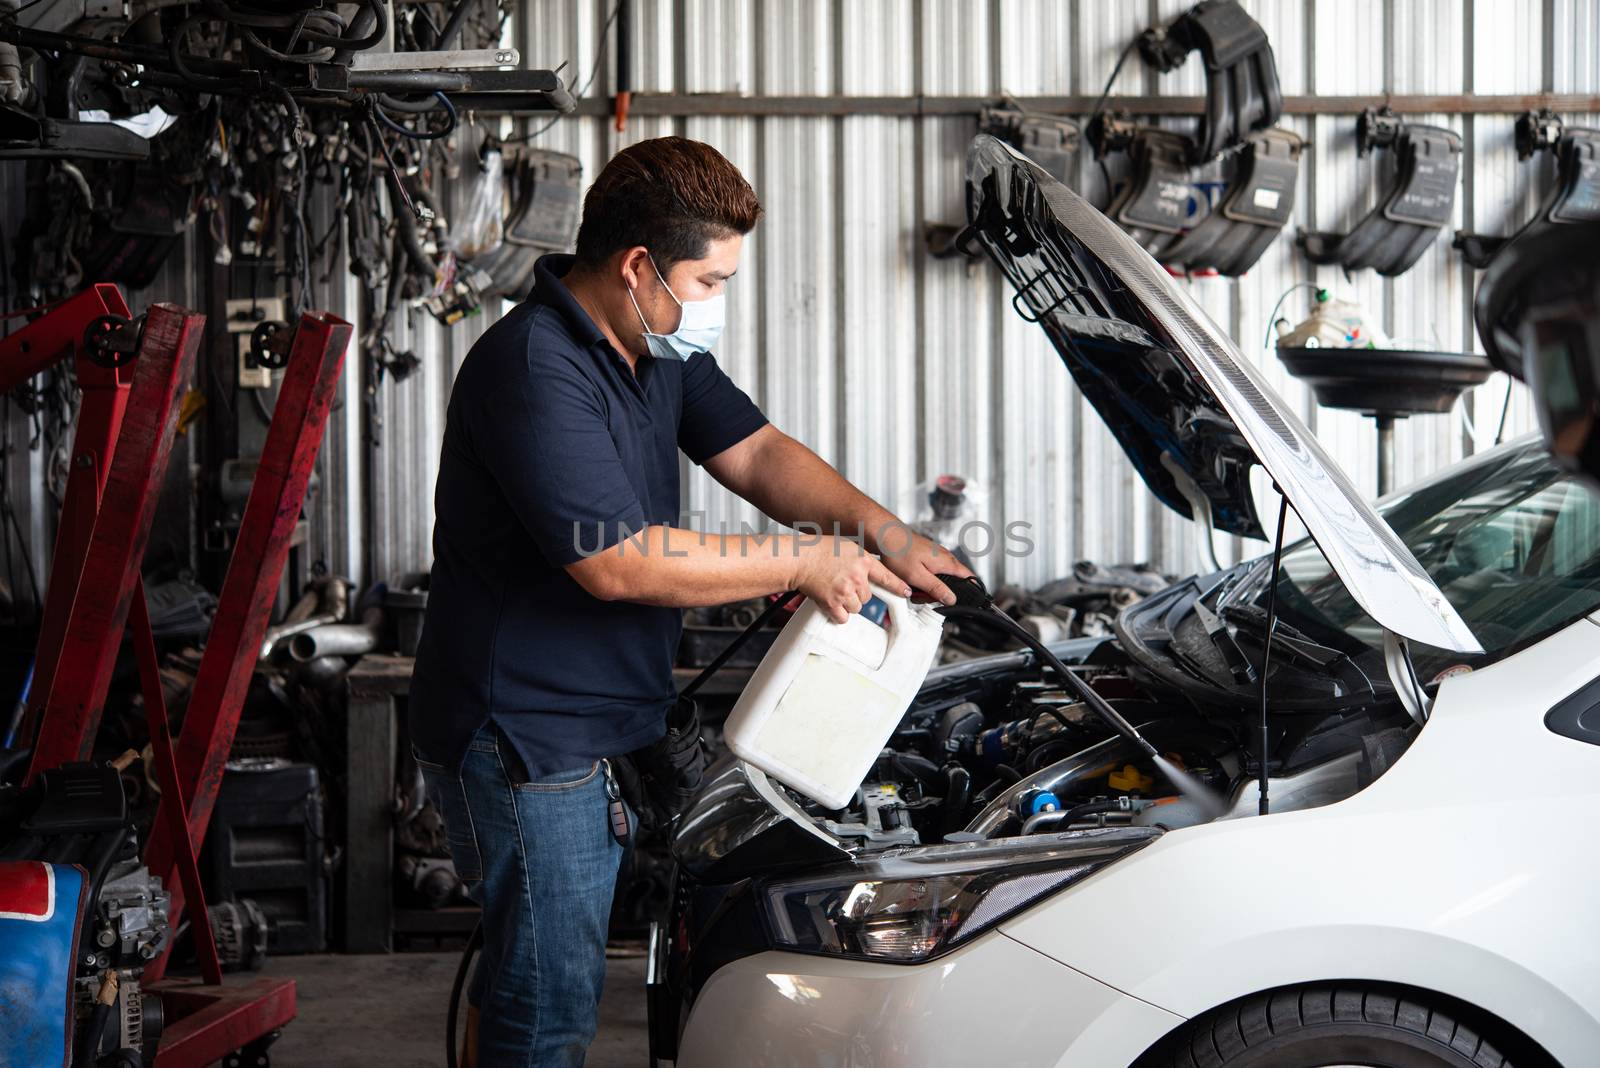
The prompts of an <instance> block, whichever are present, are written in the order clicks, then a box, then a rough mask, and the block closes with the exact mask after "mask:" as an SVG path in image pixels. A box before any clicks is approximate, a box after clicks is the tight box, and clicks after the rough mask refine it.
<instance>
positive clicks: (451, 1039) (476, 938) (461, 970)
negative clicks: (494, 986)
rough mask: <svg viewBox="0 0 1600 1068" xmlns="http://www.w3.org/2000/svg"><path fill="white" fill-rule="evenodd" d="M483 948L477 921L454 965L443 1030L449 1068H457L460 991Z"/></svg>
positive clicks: (479, 926)
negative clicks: (454, 971) (454, 969)
mask: <svg viewBox="0 0 1600 1068" xmlns="http://www.w3.org/2000/svg"><path fill="white" fill-rule="evenodd" d="M482 946H483V921H482V920H479V921H478V926H476V927H474V928H473V929H472V937H471V938H468V939H467V944H466V947H465V948H463V949H462V950H461V963H460V964H458V965H456V978H455V981H454V982H452V983H451V984H450V1012H449V1015H448V1017H447V1019H446V1021H445V1029H444V1041H445V1048H444V1063H445V1064H446V1065H448V1066H449V1068H459V1064H458V1062H457V1060H456V1021H457V1020H458V1019H459V1017H460V1015H461V991H462V990H464V989H465V988H466V985H467V970H468V969H469V968H471V967H472V958H473V956H474V955H476V954H477V952H478V950H479V949H480V948H482Z"/></svg>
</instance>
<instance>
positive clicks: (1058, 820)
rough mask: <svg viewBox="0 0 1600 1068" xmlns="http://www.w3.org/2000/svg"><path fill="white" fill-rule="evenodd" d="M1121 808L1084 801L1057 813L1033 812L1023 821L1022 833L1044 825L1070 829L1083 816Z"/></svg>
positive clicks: (1032, 831)
mask: <svg viewBox="0 0 1600 1068" xmlns="http://www.w3.org/2000/svg"><path fill="white" fill-rule="evenodd" d="M1121 807H1122V806H1121V805H1119V804H1117V803H1116V802H1115V801H1085V802H1084V803H1083V804H1081V805H1073V806H1072V807H1071V808H1066V809H1062V810H1060V811H1059V812H1035V813H1034V814H1033V815H1031V816H1029V817H1028V818H1027V819H1026V820H1025V821H1023V824H1022V833H1023V834H1025V835H1028V834H1033V833H1034V832H1035V831H1038V830H1041V829H1043V828H1044V826H1045V825H1046V824H1050V825H1051V826H1054V825H1056V824H1065V825H1067V826H1069V827H1070V826H1071V825H1072V821H1073V820H1075V819H1079V818H1081V817H1083V816H1092V815H1094V814H1095V813H1097V812H1117V811H1119V810H1120V809H1121Z"/></svg>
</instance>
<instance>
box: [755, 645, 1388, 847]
mask: <svg viewBox="0 0 1600 1068" xmlns="http://www.w3.org/2000/svg"><path fill="white" fill-rule="evenodd" d="M1057 652H1058V655H1059V656H1060V657H1061V659H1062V660H1063V661H1065V662H1066V663H1067V665H1068V666H1069V668H1070V669H1071V670H1072V671H1073V672H1074V674H1077V675H1079V677H1080V678H1082V679H1083V680H1084V681H1086V682H1087V683H1088V684H1089V685H1090V687H1092V688H1093V689H1094V691H1095V692H1096V693H1098V694H1099V695H1100V696H1102V697H1104V698H1105V699H1106V700H1107V701H1108V702H1109V703H1110V704H1111V705H1112V706H1113V707H1114V708H1115V709H1116V710H1117V711H1118V712H1120V713H1121V714H1122V715H1123V716H1124V717H1126V718H1127V719H1128V720H1129V721H1130V722H1132V723H1133V724H1134V725H1135V726H1137V727H1138V729H1139V732H1140V733H1141V734H1143V735H1145V736H1146V737H1147V738H1149V739H1150V740H1151V741H1152V742H1153V743H1154V744H1155V746H1156V748H1157V749H1158V750H1159V751H1160V752H1161V754H1162V755H1163V756H1165V757H1166V758H1167V759H1168V760H1170V761H1172V762H1173V763H1174V764H1175V765H1177V767H1178V768H1180V769H1182V770H1184V771H1187V772H1188V773H1189V774H1190V775H1191V776H1193V777H1194V778H1195V779H1197V780H1198V781H1199V782H1200V783H1201V784H1203V785H1204V786H1205V787H1206V788H1207V789H1208V790H1209V791H1210V792H1211V793H1213V794H1216V795H1218V796H1219V797H1221V798H1223V799H1224V804H1225V810H1224V811H1223V812H1222V813H1221V815H1220V816H1214V814H1213V813H1211V812H1208V811H1205V810H1204V808H1203V806H1201V805H1198V804H1196V803H1195V802H1194V801H1193V800H1192V799H1190V798H1187V797H1184V796H1182V795H1180V794H1179V793H1178V792H1177V791H1176V790H1175V789H1174V788H1173V787H1172V785H1171V784H1170V782H1169V781H1168V780H1167V778H1166V777H1164V776H1163V775H1162V774H1161V772H1160V770H1159V769H1158V768H1156V767H1155V766H1154V763H1153V761H1152V760H1151V758H1150V757H1149V755H1148V753H1147V752H1146V751H1144V750H1143V749H1142V748H1141V747H1139V746H1138V745H1136V744H1134V743H1133V742H1132V741H1131V740H1129V739H1127V738H1125V737H1124V736H1122V735H1120V734H1118V733H1116V732H1115V731H1113V730H1111V729H1110V728H1109V727H1108V726H1107V725H1105V724H1104V723H1103V722H1102V721H1101V719H1100V718H1099V717H1097V716H1095V715H1094V714H1093V712H1092V710H1091V709H1090V708H1089V707H1088V706H1087V705H1086V704H1084V703H1083V702H1081V701H1078V700H1076V699H1075V697H1074V695H1073V694H1072V693H1071V692H1070V691H1068V690H1067V689H1065V688H1064V687H1063V686H1062V685H1061V684H1060V683H1059V682H1058V681H1057V680H1056V679H1055V678H1054V677H1053V671H1051V670H1049V669H1046V668H1043V667H1042V666H1041V665H1040V664H1039V662H1038V660H1037V658H1036V657H1034V656H1033V655H1032V654H1031V653H1028V652H1021V653H1015V654H1007V655H1003V656H996V657H989V658H983V659H979V660H972V661H965V662H962V663H958V664H951V665H946V666H943V667H938V668H935V669H934V670H933V671H932V672H931V673H930V674H929V676H928V679H927V681H926V683H925V684H924V686H923V688H922V690H921V692H920V693H919V695H918V697H917V699H916V701H915V702H914V703H913V705H912V707H911V708H910V709H909V710H908V712H907V713H906V715H905V717H904V719H903V720H902V722H901V724H900V726H899V727H898V728H897V729H896V731H895V733H894V734H893V736H892V737H891V738H890V740H889V742H888V744H887V745H886V746H885V748H884V750H883V752H882V753H881V754H880V756H879V758H878V760H877V762H876V763H875V764H874V766H873V769H872V772H871V774H870V775H869V776H868V777H867V779H866V781H865V782H863V784H862V786H861V788H860V790H858V791H857V793H856V796H855V798H854V800H853V801H852V802H851V804H850V805H848V806H847V807H846V808H845V809H843V810H827V809H824V808H822V807H821V806H820V805H818V804H817V803H816V802H813V801H810V800H808V799H806V798H803V797H801V796H800V795H798V794H793V793H789V792H788V791H787V790H785V791H784V792H785V793H786V794H788V795H789V797H790V798H791V800H792V801H793V802H794V804H795V806H796V807H797V808H798V809H799V810H800V811H802V812H804V813H805V814H806V815H807V816H808V817H810V818H811V819H812V821H813V822H814V823H815V824H816V825H817V826H818V827H819V828H821V829H822V830H823V831H825V832H826V833H827V834H828V835H830V836H832V837H833V838H835V839H837V840H839V841H840V842H842V843H843V844H844V845H845V847H846V848H848V849H850V850H851V851H852V852H856V853H863V852H867V853H870V852H873V851H877V850H882V849H889V848H897V847H902V848H903V847H908V846H916V845H932V844H938V843H941V842H977V841H983V840H987V839H993V838H1004V837H1014V836H1022V835H1032V834H1039V833H1045V832H1051V833H1054V832H1061V831H1077V830H1085V829H1089V828H1100V827H1108V826H1129V825H1132V826H1144V827H1154V828H1160V829H1163V830H1177V829H1180V828H1182V827H1188V826H1193V825H1196V824H1199V823H1204V822H1209V821H1210V820H1211V819H1213V818H1218V819H1232V818H1238V817H1242V816H1247V815H1254V814H1256V813H1257V811H1258V798H1259V786H1258V777H1259V773H1260V764H1259V759H1258V755H1257V754H1258V750H1259V727H1258V724H1257V720H1256V719H1255V715H1254V713H1255V710H1254V708H1252V707H1250V706H1247V705H1244V704H1240V705H1238V706H1236V707H1234V708H1228V707H1217V706H1206V705H1201V704H1199V703H1197V702H1196V701H1194V700H1193V699H1192V697H1191V696H1189V695H1187V694H1184V693H1182V692H1180V691H1177V690H1174V689H1167V688H1164V687H1161V686H1159V685H1155V684H1152V683H1151V682H1150V681H1149V680H1148V678H1147V677H1146V676H1145V675H1144V674H1142V673H1141V672H1140V671H1139V670H1138V665H1137V664H1136V663H1135V662H1133V661H1132V660H1131V659H1130V658H1129V657H1128V655H1127V654H1126V653H1125V652H1124V651H1123V649H1122V647H1121V646H1120V644H1119V643H1118V642H1117V640H1115V639H1112V638H1102V639H1085V640H1080V641H1074V642H1068V643H1063V644H1062V645H1060V646H1058V647H1057ZM1417 730H1418V728H1417V727H1416V725H1415V724H1414V723H1413V722H1412V720H1411V719H1410V718H1409V717H1408V716H1407V715H1406V713H1405V711H1404V710H1403V709H1402V708H1401V706H1400V704H1399V703H1398V701H1395V700H1393V699H1392V698H1391V699H1388V700H1382V699H1378V700H1374V701H1372V702H1371V703H1370V704H1367V705H1364V706H1360V707H1354V708H1352V707H1350V706H1349V705H1344V706H1342V707H1339V708H1337V709H1335V710H1329V711H1316V710H1300V711H1295V712H1292V713H1278V712H1275V713H1274V715H1273V716H1272V718H1271V721H1270V726H1269V739H1270V747H1269V753H1270V756H1269V758H1268V768H1267V771H1268V782H1269V789H1268V795H1269V798H1270V801H1271V811H1273V812H1286V811H1293V810H1295V809H1302V808H1313V807H1317V806H1320V805H1326V804H1331V803H1333V802H1335V801H1339V800H1342V799H1344V798H1346V797H1349V796H1352V795H1353V794H1355V793H1357V792H1358V791H1360V790H1361V789H1363V788H1365V787H1366V786H1367V785H1368V784H1369V783H1371V782H1372V781H1374V780H1375V779H1376V778H1377V777H1378V776H1379V775H1381V774H1383V772H1384V771H1385V770H1387V769H1388V767H1389V766H1391V765H1392V764H1393V762H1394V761H1395V759H1397V758H1398V757H1399V755H1400V754H1401V753H1403V752H1404V751H1405V749H1406V748H1407V747H1408V746H1409V745H1410V743H1411V741H1412V739H1413V738H1414V737H1415V735H1416V731H1417ZM778 789H780V790H782V789H784V788H783V787H781V786H780V787H778Z"/></svg>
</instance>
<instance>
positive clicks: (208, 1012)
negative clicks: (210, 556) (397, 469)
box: [145, 312, 351, 1068]
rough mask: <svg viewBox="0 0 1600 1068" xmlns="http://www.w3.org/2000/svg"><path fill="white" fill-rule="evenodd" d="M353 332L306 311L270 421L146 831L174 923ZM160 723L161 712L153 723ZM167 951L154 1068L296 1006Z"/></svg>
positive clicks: (253, 1034)
mask: <svg viewBox="0 0 1600 1068" xmlns="http://www.w3.org/2000/svg"><path fill="white" fill-rule="evenodd" d="M350 333H351V328H350V324H349V323H346V322H344V321H343V320H341V319H338V318H335V317H334V316H332V315H327V314H325V313H315V312H314V313H308V314H306V315H305V316H303V317H302V318H301V320H300V326H299V329H298V330H297V331H296V333H295V337H294V344H293V346H292V347H291V349H290V352H289V364H288V368H287V370H286V371H285V372H284V378H283V386H282V388H281V389H280V390H279V392H278V402H277V406H276V408H275V410H274V412H273V417H272V426H271V428H270V429H269V430H268V431H267V440H266V444H265V446H264V447H263V448H262V453H261V462H260V465H259V466H258V468H257V469H256V476H255V481H254V482H253V483H252V485H251V487H250V499H249V500H248V501H247V502H246V504H245V509H244V518H243V520H242V521H241V523H240V527H239V536H238V539H237V541H236V542H235V543H234V549H233V557H232V559H231V560H230V561H229V563H228V575H227V578H226V579H224V580H223V584H222V595H221V597H220V598H219V599H218V602H217V612H216V617H215V622H214V623H212V625H211V635H210V637H209V638H208V639H207V641H206V648H205V653H204V654H203V655H202V656H201V660H200V670H199V673H198V675H197V676H196V677H195V684H194V691H193V693H192V694H191V695H190V697H189V707H188V711H187V712H186V713H185V716H184V724H183V733H182V734H181V735H180V736H179V738H178V743H177V752H176V778H177V781H178V782H179V783H181V784H182V787H181V789H180V790H178V791H175V792H172V793H168V794H166V795H164V796H163V797H162V799H161V805H160V811H159V812H158V813H157V815H156V822H155V824H154V826H152V827H151V828H150V839H149V841H148V842H146V843H145V863H146V864H147V865H149V867H150V870H151V872H152V873H154V874H155V875H157V876H159V877H160V878H161V880H162V883H163V885H164V886H166V887H167V890H168V892H169V893H170V894H171V895H172V907H171V921H172V922H173V923H174V924H176V923H177V920H178V916H179V915H180V914H181V913H182V911H183V907H184V895H185V893H189V894H190V895H193V893H194V890H195V889H197V888H198V884H197V883H195V884H192V885H186V884H188V882H189V881H188V880H187V879H184V878H181V876H183V875H184V874H185V871H186V869H187V868H188V867H189V866H190V865H191V864H193V862H194V856H195V854H196V853H198V852H199V849H200V844H201V842H203V841H204V840H205V835H206V827H207V825H208V824H209V823H210V820H211V811H212V808H213V807H214V806H215V804H216V800H217V791H218V789H219V788H220V786H221V785H222V773H223V771H224V769H225V765H226V763H227V759H228V750H229V748H230V747H231V746H232V745H233V735H234V731H235V730H236V729H237V727H238V726H239V713H240V712H241V710H242V709H243V708H244V699H245V694H246V692H247V690H248V689H249V686H250V676H251V673H252V672H253V671H254V670H255V664H256V656H257V652H258V651H259V650H260V648H261V641H262V638H263V637H264V636H265V634H266V629H267V623H268V621H269V617H270V616H271V613H272V602H273V600H274V598H275V597H276V595H277V590H278V579H279V578H280V576H281V575H282V573H283V565H284V561H285V559H286V558H287V556H288V552H289V539H290V536H291V535H292V534H293V533H294V526H295V523H296V521H297V520H298V519H299V516H300V504H301V502H302V500H304V498H305V492H306V485H307V483H308V482H309V481H310V478H311V469H312V467H313V466H314V465H315V463H316V459H317V449H318V448H319V447H320V446H321V444H322V434H323V430H324V428H325V427H326V426H327V422H328V412H329V410H330V409H331V408H332V405H333V397H334V392H335V390H336V389H337V387H338V383H339V371H340V368H341V366H342V365H343V362H344V351H345V348H346V346H347V345H348V344H349V341H350ZM150 655H151V656H152V657H153V655H154V650H153V649H152V650H151V653H150ZM157 689H158V693H159V687H158V688H157ZM162 718H163V719H164V718H165V717H164V714H163V717H162ZM163 726H164V724H155V725H154V726H153V730H160V729H162V727H163ZM157 744H158V745H159V743H157ZM158 755H159V754H158ZM185 825H187V832H188V833H187V834H185V833H184V827H185ZM190 912H191V914H192V915H193V916H194V917H195V926H196V928H197V930H198V929H199V928H200V920H201V918H203V917H204V916H205V904H204V901H203V900H200V901H195V902H194V905H193V907H192V908H191V909H190ZM169 949H170V947H169ZM166 961H167V959H166V956H162V957H160V958H158V959H157V960H154V961H152V962H151V963H150V965H149V967H147V968H146V969H145V978H146V981H147V982H148V983H151V984H154V985H153V986H151V987H150V989H151V990H152V992H155V993H159V994H161V995H162V996H163V997H175V1000H174V1001H173V1002H171V1003H170V1004H171V1005H172V1006H173V1008H175V1009H178V1012H175V1013H169V1014H168V1016H167V1027H166V1031H165V1033H164V1034H163V1036H162V1040H161V1048H160V1051H159V1052H158V1053H157V1055H156V1068H190V1066H194V1068H198V1066H199V1065H204V1064H210V1063H212V1062H213V1061H216V1060H218V1059H219V1058H221V1057H223V1056H225V1055H226V1054H227V1053H228V1052H230V1051H231V1050H234V1049H237V1048H239V1047H240V1046H242V1045H245V1044H246V1043H245V1042H244V1041H241V1040H240V1039H241V1038H244V1039H255V1038H259V1037H260V1036H262V1035H265V1034H267V1033H268V1032H270V1031H272V1030H273V1029H275V1028H277V1027H280V1026H282V1025H283V1024H284V1023H287V1022H288V1021H289V1020H290V1019H291V1018H293V1016H294V983H293V981H292V980H271V979H261V980H257V981H256V982H254V983H251V984H249V985H248V986H244V987H224V986H222V985H220V984H211V985H204V986H202V985H195V984H189V983H183V982H178V981H173V980H168V981H164V982H157V980H160V979H161V976H162V974H163V973H164V971H165V969H166ZM180 1013H181V1015H180Z"/></svg>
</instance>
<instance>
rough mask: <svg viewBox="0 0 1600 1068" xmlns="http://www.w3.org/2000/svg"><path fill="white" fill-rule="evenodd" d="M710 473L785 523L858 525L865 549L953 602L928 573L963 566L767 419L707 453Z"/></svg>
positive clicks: (844, 528) (961, 571)
mask: <svg viewBox="0 0 1600 1068" xmlns="http://www.w3.org/2000/svg"><path fill="white" fill-rule="evenodd" d="M705 468H706V470H707V471H710V472H711V475H712V477H713V478H715V479H716V480H717V481H718V482H720V483H722V484H723V485H724V486H726V487H728V489H730V490H732V491H733V492H734V493H737V494H738V495H739V496H741V497H743V498H744V499H745V500H747V501H749V502H750V503H751V504H753V505H755V506H756V507H757V508H759V509H761V511H762V512H764V513H765V514H766V515H767V516H769V517H770V518H772V519H775V520H777V521H778V522H780V523H783V524H785V525H787V526H791V527H792V526H796V525H797V524H800V523H815V524H817V525H818V526H820V527H821V528H822V530H823V531H824V533H827V534H832V533H833V532H834V531H835V529H836V528H837V530H838V532H839V533H840V534H842V535H845V536H853V535H855V534H856V533H857V532H858V531H859V532H860V534H861V537H862V539H863V541H864V543H865V546H866V548H867V549H868V550H869V551H870V552H875V553H877V554H878V555H879V556H881V557H882V558H883V562H884V564H885V565H887V566H888V568H889V570H890V571H892V572H894V574H896V575H898V576H899V577H900V578H902V579H904V580H905V581H906V582H907V583H909V584H910V585H911V586H912V587H913V588H914V589H916V590H918V591H920V592H922V593H924V594H926V595H928V596H930V597H932V598H934V599H935V600H939V601H943V602H944V603H945V604H954V603H955V595H954V594H953V593H951V592H950V590H949V589H948V588H947V587H946V586H945V584H944V583H943V582H940V581H939V579H938V578H937V577H936V576H938V575H941V574H955V575H966V574H970V572H969V571H968V570H967V568H966V567H964V566H963V565H962V564H961V563H960V561H958V560H957V559H956V558H955V556H954V555H952V554H951V552H950V551H949V550H948V549H945V548H943V547H941V546H939V545H938V544H936V543H934V542H932V541H930V540H929V539H927V538H925V537H923V536H921V535H920V534H914V533H913V532H912V531H911V528H910V527H908V526H907V525H906V524H904V523H902V522H900V520H898V519H897V518H895V516H894V513H892V512H890V511H889V510H888V509H887V508H884V507H883V506H882V505H880V504H879V503H878V502H876V501H874V500H873V499H872V498H871V497H868V496H867V495H866V494H865V493H862V492H861V491H860V490H858V489H856V488H855V487H854V486H852V485H851V484H850V483H849V482H848V481H847V480H846V479H845V477H844V476H843V475H841V474H839V472H837V471H835V470H834V469H833V468H832V467H831V466H829V465H828V464H827V463H826V462H825V461H824V460H823V459H822V457H820V456H818V455H817V454H816V453H814V452H812V451H811V450H810V449H808V448H806V447H805V446H804V445H802V444H801V443H800V442H798V441H796V440H795V439H794V438H791V437H790V436H789V435H787V434H785V433H784V432H783V431H781V430H779V429H778V428H777V427H775V426H772V425H771V424H768V425H766V426H763V427H762V428H761V429H760V430H757V431H756V432H755V433H753V434H751V435H749V436H748V437H746V438H745V439H744V440H743V441H740V442H739V443H738V444H736V445H733V446H731V447H729V448H727V449H724V450H723V451H722V452H720V453H718V454H717V455H715V456H713V457H711V458H710V459H709V460H707V461H706V462H705Z"/></svg>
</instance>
